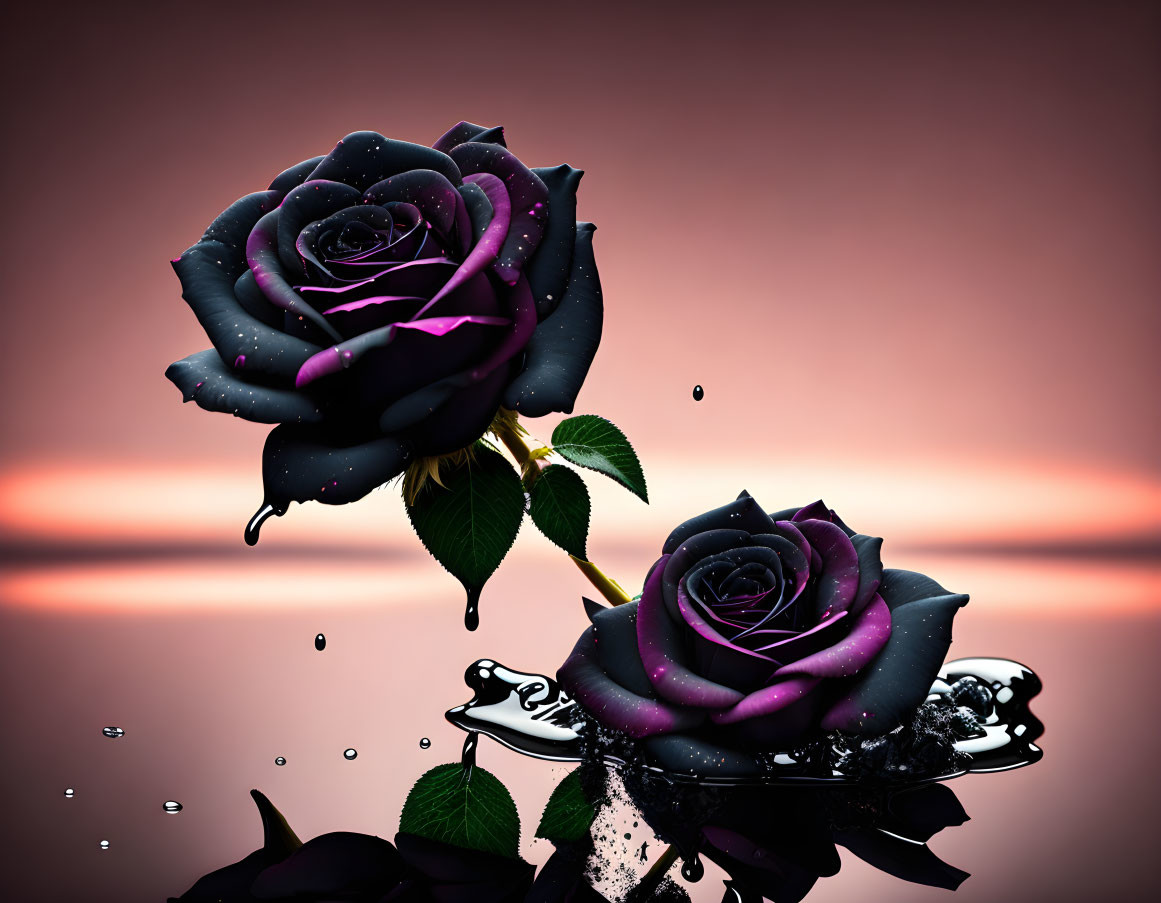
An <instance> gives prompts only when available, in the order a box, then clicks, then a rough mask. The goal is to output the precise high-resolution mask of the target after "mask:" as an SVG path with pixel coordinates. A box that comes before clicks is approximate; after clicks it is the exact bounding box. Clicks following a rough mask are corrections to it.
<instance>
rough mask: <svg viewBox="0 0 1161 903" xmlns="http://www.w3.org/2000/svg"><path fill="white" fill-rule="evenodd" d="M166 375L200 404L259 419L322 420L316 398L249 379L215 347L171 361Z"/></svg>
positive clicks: (201, 406)
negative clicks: (223, 358)
mask: <svg viewBox="0 0 1161 903" xmlns="http://www.w3.org/2000/svg"><path fill="white" fill-rule="evenodd" d="M165 376H166V379H168V380H169V381H170V382H172V383H173V384H174V385H175V386H177V387H178V388H179V389H180V390H181V394H182V399H183V400H184V401H196V402H197V404H198V407H199V408H202V409H203V410H206V411H216V412H218V413H222V414H233V415H234V416H235V417H241V418H242V419H243V420H252V421H254V422H255V423H318V422H319V421H320V420H322V411H321V410H319V407H318V405H317V404H316V401H315V399H313V398H310V397H309V396H307V395H305V394H303V393H301V392H296V391H294V390H292V389H274V388H269V387H267V386H261V385H257V384H255V383H248V382H246V380H245V377H244V376H243V374H242V373H239V372H238V371H237V370H231V369H230V368H228V367H226V365H225V364H223V363H222V359H221V358H220V357H219V356H218V353H217V352H216V351H215V350H213V349H212V348H211V349H210V350H208V351H200V352H198V353H197V354H191V355H190V356H189V357H187V358H185V359H184V360H180V361H176V362H174V363H172V364H170V365H169V369H167V370H166V371H165Z"/></svg>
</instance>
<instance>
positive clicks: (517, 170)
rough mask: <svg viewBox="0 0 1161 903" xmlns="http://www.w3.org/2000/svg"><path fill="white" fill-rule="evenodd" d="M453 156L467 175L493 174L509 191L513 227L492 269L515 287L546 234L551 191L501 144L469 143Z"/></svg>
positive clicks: (454, 149)
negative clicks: (547, 205) (546, 215)
mask: <svg viewBox="0 0 1161 903" xmlns="http://www.w3.org/2000/svg"><path fill="white" fill-rule="evenodd" d="M450 156H451V158H452V159H453V160H454V161H455V163H456V165H457V166H458V167H459V168H460V171H461V172H462V173H463V174H464V176H468V175H474V174H484V173H488V174H491V175H494V176H496V177H497V178H498V179H500V180H501V181H502V182H503V183H504V187H505V188H506V189H507V191H508V196H509V198H510V199H511V204H512V221H511V227H510V228H509V230H508V236H507V238H506V239H505V241H504V246H503V247H502V248H501V249H500V254H499V256H498V257H497V259H496V262H495V263H494V264H492V268H493V269H494V270H495V271H496V273H497V275H499V277H500V278H501V279H503V280H504V281H505V282H507V283H508V284H509V285H514V284H515V283H516V280H517V279H519V278H520V273H521V270H522V269H523V268H524V264H525V263H526V262H527V261H528V259H529V258H530V257H531V256H532V255H533V254H534V253H535V252H536V248H537V246H538V245H539V244H540V239H541V236H543V235H544V226H545V220H546V217H545V216H544V215H543V213H542V211H543V209H544V205H545V204H547V203H548V188H547V187H546V186H545V184H544V183H543V182H542V181H540V177H539V176H537V175H536V174H535V173H534V172H533V171H532V170H530V169H529V168H528V167H527V166H525V165H524V164H523V163H521V162H520V160H519V159H518V158H517V157H516V155H515V154H512V153H510V152H509V151H507V150H505V149H504V148H503V147H501V146H500V145H498V144H476V143H474V142H468V143H467V144H461V145H459V146H458V147H456V148H453V149H452V151H451V154H450ZM494 203H495V202H494V201H493V204H494ZM537 204H539V205H540V206H539V207H537Z"/></svg>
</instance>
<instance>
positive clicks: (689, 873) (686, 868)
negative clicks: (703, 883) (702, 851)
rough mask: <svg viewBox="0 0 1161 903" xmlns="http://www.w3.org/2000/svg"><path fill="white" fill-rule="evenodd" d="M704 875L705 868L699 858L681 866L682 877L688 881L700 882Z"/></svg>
mask: <svg viewBox="0 0 1161 903" xmlns="http://www.w3.org/2000/svg"><path fill="white" fill-rule="evenodd" d="M704 874H705V866H704V865H702V864H701V860H700V859H699V858H698V857H697V856H694V857H693V858H692V859H688V860H686V861H685V862H683V863H682V864H681V877H682V878H684V879H685V880H686V881H693V882H696V881H700V880H701V878H702V875H704Z"/></svg>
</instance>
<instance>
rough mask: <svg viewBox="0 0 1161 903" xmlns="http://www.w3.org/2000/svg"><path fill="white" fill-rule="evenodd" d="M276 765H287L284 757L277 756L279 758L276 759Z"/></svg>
mask: <svg viewBox="0 0 1161 903" xmlns="http://www.w3.org/2000/svg"><path fill="white" fill-rule="evenodd" d="M274 764H275V765H285V764H286V759H284V758H283V757H282V756H277V757H276V758H275V759H274Z"/></svg>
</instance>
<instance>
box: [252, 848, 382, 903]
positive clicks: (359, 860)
mask: <svg viewBox="0 0 1161 903" xmlns="http://www.w3.org/2000/svg"><path fill="white" fill-rule="evenodd" d="M403 874H404V867H403V861H402V859H401V858H400V856H399V853H398V852H396V850H395V847H393V846H392V845H391V844H390V843H388V842H387V841H386V840H384V839H383V838H381V837H372V836H371V835H368V834H355V833H353V832H348V831H335V832H333V833H330V834H322V835H320V836H318V837H313V838H311V839H310V840H308V841H307V842H306V843H304V844H303V845H302V846H301V847H299V848H298V849H297V850H295V851H294V852H293V853H291V854H290V856H289V857H288V858H287V859H285V860H283V861H282V862H280V863H277V864H276V865H272V866H270V867H269V868H267V869H266V870H265V871H263V872H262V873H261V874H260V875H258V877H257V878H256V879H255V880H254V883H253V885H251V887H250V893H251V894H253V896H254V897H256V898H258V899H259V900H283V899H288V898H298V899H303V898H313V899H318V898H320V897H321V898H331V897H339V896H342V897H347V898H349V897H352V896H354V895H357V894H362V895H365V894H373V895H378V894H383V893H386V892H387V891H389V890H390V889H391V888H393V887H394V886H395V885H396V884H398V883H399V881H400V880H401V879H402V878H403Z"/></svg>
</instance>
